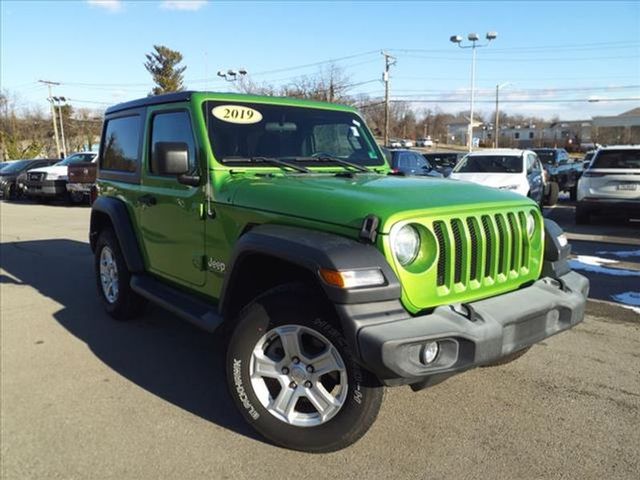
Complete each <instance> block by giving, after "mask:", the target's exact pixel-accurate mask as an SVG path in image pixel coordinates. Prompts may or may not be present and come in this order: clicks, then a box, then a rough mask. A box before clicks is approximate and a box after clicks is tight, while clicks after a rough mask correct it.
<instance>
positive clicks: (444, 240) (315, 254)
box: [90, 92, 589, 452]
mask: <svg viewBox="0 0 640 480" xmlns="http://www.w3.org/2000/svg"><path fill="white" fill-rule="evenodd" d="M97 193H98V197H97V199H96V200H95V202H94V203H93V208H92V213H91V226H90V241H91V248H92V249H93V251H94V253H95V269H96V280H97V287H98V292H99V295H100V297H101V300H102V302H103V303H104V306H105V308H106V310H107V312H109V313H110V314H111V315H112V316H113V317H115V318H117V319H127V318H131V317H134V316H135V315H138V314H140V313H141V311H142V308H143V306H144V304H145V303H146V302H148V301H150V302H153V303H155V304H158V305H160V306H162V307H164V308H166V309H167V310H170V311H172V312H174V313H175V314H176V315H178V316H180V317H182V318H183V319H185V320H187V321H189V322H192V323H194V324H195V325H197V326H199V327H201V328H203V329H205V330H207V331H210V332H213V331H219V332H223V334H226V335H228V342H227V353H226V374H227V379H228V380H227V381H228V387H229V390H230V393H231V396H232V397H233V399H234V402H235V404H236V405H237V406H238V409H239V410H240V412H241V414H242V415H243V416H244V418H245V419H246V420H247V421H248V422H249V423H250V424H251V425H252V426H253V427H254V428H255V429H256V430H257V431H259V432H260V433H261V434H263V435H264V436H265V437H267V438H268V439H270V440H271V441H272V442H274V443H276V444H278V445H282V446H285V447H288V448H293V449H298V450H304V451H309V452H328V451H333V450H337V449H340V448H344V447H346V446H348V445H350V444H352V443H353V442H355V441H356V440H358V439H359V438H360V437H361V436H362V435H364V433H365V432H366V431H367V430H368V429H369V427H370V426H371V425H372V423H373V422H374V420H375V418H376V416H377V414H378V410H379V409H380V405H381V402H382V396H383V389H384V386H385V385H386V386H393V385H410V386H411V387H412V388H413V389H414V390H420V389H423V388H425V387H428V386H431V385H434V384H436V383H438V382H441V381H442V380H444V379H446V378H448V377H450V376H452V375H454V374H456V373H460V372H463V371H465V370H469V369H471V368H474V367H477V366H487V365H495V364H500V363H506V362H508V361H510V360H513V359H515V358H517V357H518V356H520V355H522V354H523V353H524V352H525V351H526V350H527V349H529V347H530V346H531V345H532V344H534V343H536V342H539V341H541V340H543V339H545V338H547V337H549V336H551V335H554V334H556V333H558V332H561V331H563V330H566V329H569V328H571V327H573V326H574V325H576V324H577V323H578V322H580V321H581V320H582V319H583V316H584V309H585V302H586V297H587V292H588V289H589V284H588V281H587V279H585V278H584V277H582V276H581V275H579V274H577V273H574V272H572V271H570V269H569V266H568V263H567V257H568V255H569V250H570V246H569V245H567V240H566V237H565V236H564V235H563V233H562V231H561V230H560V228H559V227H558V226H557V225H556V224H554V223H553V222H550V221H548V220H544V219H543V218H542V216H541V213H540V210H539V208H538V207H537V206H536V205H535V204H534V203H533V202H532V201H531V200H529V199H527V198H525V197H522V196H519V195H516V194H513V193H510V192H506V191H500V190H496V189H489V188H485V187H482V186H479V185H474V184H470V183H464V182H458V181H452V180H446V179H439V178H430V177H403V176H399V175H394V174H392V172H391V171H390V169H389V167H388V165H387V163H386V162H385V157H384V156H383V152H382V151H381V149H380V148H379V147H378V145H377V144H376V142H375V140H374V138H373V136H372V134H371V132H370V131H369V130H368V129H367V127H366V126H365V123H364V121H363V119H362V117H360V115H359V114H358V113H357V111H355V110H354V109H352V108H349V107H344V106H338V105H331V104H326V103H316V102H308V101H300V100H292V99H286V98H273V97H255V96H246V95H237V94H219V93H205V92H181V93H174V94H167V95H160V96H155V97H147V98H143V99H140V100H135V101H131V102H128V103H123V104H120V105H116V106H113V107H111V108H109V109H108V110H107V111H106V114H105V122H104V127H103V132H102V142H101V148H100V160H99V170H98V184H97Z"/></svg>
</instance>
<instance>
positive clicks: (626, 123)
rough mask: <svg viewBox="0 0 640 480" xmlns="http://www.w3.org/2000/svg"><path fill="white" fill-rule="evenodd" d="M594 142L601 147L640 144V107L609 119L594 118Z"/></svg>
mask: <svg viewBox="0 0 640 480" xmlns="http://www.w3.org/2000/svg"><path fill="white" fill-rule="evenodd" d="M593 141H594V143H599V144H601V145H613V144H623V145H624V144H639V143H640V107H638V108H634V109H633V110H629V111H628V112H624V113H621V114H620V115H614V116H609V117H604V116H603V117H593Z"/></svg>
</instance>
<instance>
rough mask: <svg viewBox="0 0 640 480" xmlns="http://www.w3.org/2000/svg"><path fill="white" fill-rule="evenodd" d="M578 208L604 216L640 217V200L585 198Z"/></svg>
mask: <svg viewBox="0 0 640 480" xmlns="http://www.w3.org/2000/svg"><path fill="white" fill-rule="evenodd" d="M577 206H578V208H580V209H583V210H588V211H590V212H594V213H597V212H601V213H602V214H613V215H615V214H620V213H635V214H636V216H640V200H626V199H615V198H607V199H597V200H596V199H592V198H585V199H583V200H580V201H579V202H578V204H577Z"/></svg>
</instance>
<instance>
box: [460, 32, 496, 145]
mask: <svg viewBox="0 0 640 480" xmlns="http://www.w3.org/2000/svg"><path fill="white" fill-rule="evenodd" d="M497 37H498V34H497V33H496V32H487V35H486V39H487V43H485V44H484V45H478V44H477V43H476V42H478V41H479V40H480V37H478V35H477V34H475V33H470V34H469V35H467V40H469V41H470V42H471V45H462V37H461V36H460V35H453V36H451V37H450V38H449V40H450V41H451V42H452V43H455V44H456V45H458V47H460V48H470V49H471V50H472V56H471V102H470V103H471V105H470V108H469V110H470V112H469V127H468V130H467V143H468V148H469V151H470V152H471V151H472V150H473V104H474V99H475V81H476V48H482V47H486V46H488V45H489V44H490V43H491V41H492V40H495V39H496V38H497Z"/></svg>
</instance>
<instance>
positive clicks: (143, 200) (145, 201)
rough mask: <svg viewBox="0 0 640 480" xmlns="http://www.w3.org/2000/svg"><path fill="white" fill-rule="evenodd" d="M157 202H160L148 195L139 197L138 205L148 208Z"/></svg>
mask: <svg viewBox="0 0 640 480" xmlns="http://www.w3.org/2000/svg"><path fill="white" fill-rule="evenodd" d="M157 202H158V200H157V199H156V197H154V196H153V195H149V194H146V195H142V196H141V197H138V203H139V204H140V205H144V206H147V207H151V206H153V205H155V204H156V203H157Z"/></svg>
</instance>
